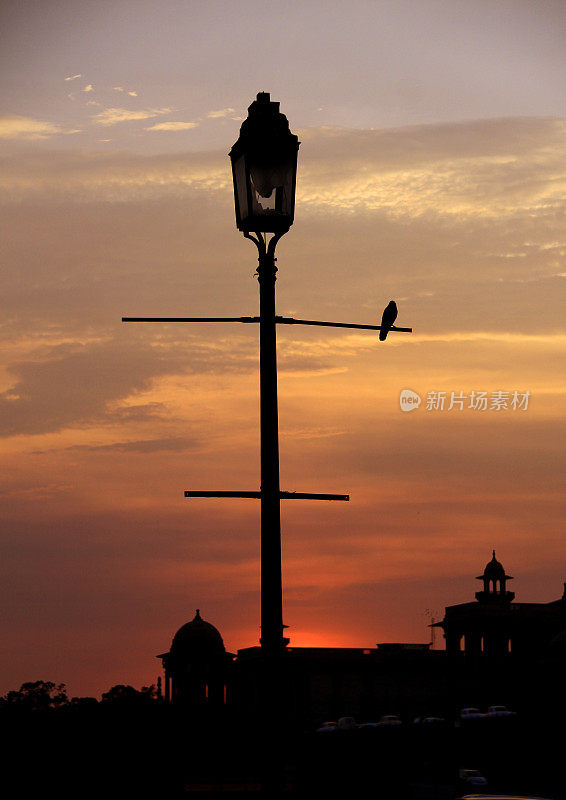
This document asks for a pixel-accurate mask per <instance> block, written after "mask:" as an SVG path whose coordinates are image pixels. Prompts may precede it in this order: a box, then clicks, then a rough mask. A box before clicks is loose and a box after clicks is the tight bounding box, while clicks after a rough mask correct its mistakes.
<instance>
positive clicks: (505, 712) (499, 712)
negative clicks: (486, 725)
mask: <svg viewBox="0 0 566 800" xmlns="http://www.w3.org/2000/svg"><path fill="white" fill-rule="evenodd" d="M486 716H487V717H500V718H503V717H516V716H517V714H516V713H515V711H509V709H508V708H507V706H490V707H489V708H488V709H487V714H486Z"/></svg>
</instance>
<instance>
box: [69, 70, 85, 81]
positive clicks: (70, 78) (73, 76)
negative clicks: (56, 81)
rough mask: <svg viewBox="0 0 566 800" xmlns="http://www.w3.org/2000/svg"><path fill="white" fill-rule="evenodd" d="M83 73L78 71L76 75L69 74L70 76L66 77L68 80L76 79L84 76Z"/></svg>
mask: <svg viewBox="0 0 566 800" xmlns="http://www.w3.org/2000/svg"><path fill="white" fill-rule="evenodd" d="M82 77H83V76H82V73H81V72H78V73H77V74H76V75H69V77H68V78H65V80H66V81H76V79H77V78H82Z"/></svg>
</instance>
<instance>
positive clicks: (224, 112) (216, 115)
mask: <svg viewBox="0 0 566 800" xmlns="http://www.w3.org/2000/svg"><path fill="white" fill-rule="evenodd" d="M234 111H235V109H233V108H220V109H219V110H218V111H209V112H208V114H207V115H206V116H207V117H209V118H210V119H221V118H222V117H229V116H230V114H233V113H234Z"/></svg>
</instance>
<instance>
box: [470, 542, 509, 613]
mask: <svg viewBox="0 0 566 800" xmlns="http://www.w3.org/2000/svg"><path fill="white" fill-rule="evenodd" d="M476 580H478V581H483V591H482V592H476V598H477V600H479V601H480V603H493V602H497V603H510V602H511V601H512V600H513V599H514V597H515V594H514V593H513V592H508V591H507V587H506V583H507V581H511V580H513V576H512V575H507V574H506V573H505V568H504V567H503V564H501V562H500V561H498V560H497V559H496V557H495V550H493V551H492V558H491V561H488V562H487V564H486V565H485V569H484V571H483V575H478V576H477V577H476Z"/></svg>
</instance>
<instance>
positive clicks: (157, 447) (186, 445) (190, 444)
mask: <svg viewBox="0 0 566 800" xmlns="http://www.w3.org/2000/svg"><path fill="white" fill-rule="evenodd" d="M199 444H200V440H199V439H198V438H196V437H195V438H192V439H191V438H187V437H184V436H169V437H164V438H162V439H142V440H140V441H133V442H114V443H113V444H98V445H90V444H84V445H81V444H79V445H73V446H72V447H69V448H67V449H68V450H79V451H88V452H118V453H161V452H166V451H170V450H173V451H185V450H195V449H197V448H198V446H199Z"/></svg>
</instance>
